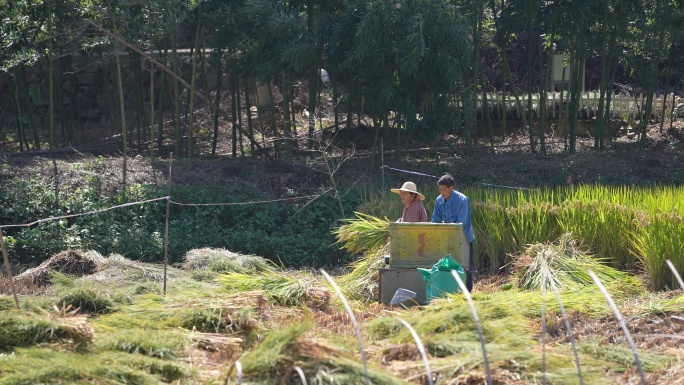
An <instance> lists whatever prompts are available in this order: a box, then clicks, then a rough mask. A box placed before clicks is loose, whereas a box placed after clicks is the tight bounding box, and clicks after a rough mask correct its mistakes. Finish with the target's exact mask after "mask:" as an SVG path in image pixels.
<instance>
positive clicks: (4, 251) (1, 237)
mask: <svg viewBox="0 0 684 385" xmlns="http://www.w3.org/2000/svg"><path fill="white" fill-rule="evenodd" d="M0 246H2V256H3V258H5V269H6V270H7V279H9V281H10V287H11V288H12V296H13V297H14V304H15V305H17V309H19V298H18V297H17V287H16V286H15V284H14V277H13V276H12V266H10V262H9V257H8V256H7V249H6V248H5V237H4V235H3V234H2V228H0Z"/></svg>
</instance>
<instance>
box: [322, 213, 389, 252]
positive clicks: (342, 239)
mask: <svg viewBox="0 0 684 385" xmlns="http://www.w3.org/2000/svg"><path fill="white" fill-rule="evenodd" d="M354 214H355V215H356V219H347V220H345V223H346V224H344V225H342V226H340V227H338V228H337V229H335V230H333V234H334V235H335V236H336V237H337V243H340V244H342V248H344V249H346V250H348V251H350V252H352V253H360V252H362V251H366V250H367V251H370V252H372V251H374V250H377V249H379V248H381V247H383V246H384V245H385V244H386V243H387V241H388V239H389V224H390V221H389V219H387V218H386V217H385V219H380V218H377V217H374V216H372V215H368V214H363V213H360V212H355V213H354Z"/></svg>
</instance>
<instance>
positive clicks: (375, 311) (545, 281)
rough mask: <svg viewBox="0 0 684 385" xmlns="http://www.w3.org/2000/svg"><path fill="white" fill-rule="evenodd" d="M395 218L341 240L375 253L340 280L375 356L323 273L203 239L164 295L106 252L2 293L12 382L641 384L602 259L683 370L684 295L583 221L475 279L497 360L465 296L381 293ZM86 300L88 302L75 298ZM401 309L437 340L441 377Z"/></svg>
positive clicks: (646, 361) (643, 344)
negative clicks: (645, 273) (404, 304)
mask: <svg viewBox="0 0 684 385" xmlns="http://www.w3.org/2000/svg"><path fill="white" fill-rule="evenodd" d="M384 222H386V221H384V220H376V219H372V218H370V217H368V216H363V215H360V216H359V219H358V220H350V221H348V222H347V223H346V225H345V227H343V228H341V229H338V230H337V231H338V235H339V238H338V239H339V240H340V245H343V246H344V247H347V248H353V249H356V250H358V251H359V252H360V253H361V256H360V258H359V259H358V260H357V261H356V262H355V263H354V264H353V265H351V266H349V268H348V269H347V270H345V271H340V272H338V274H337V275H334V276H333V279H334V280H335V282H337V284H338V285H339V286H340V287H341V289H342V292H343V293H345V294H346V296H347V299H348V300H349V305H350V308H351V309H352V311H353V314H354V315H355V318H356V320H357V321H358V324H359V328H360V331H361V335H360V339H361V341H362V343H363V345H364V354H363V356H362V355H361V353H360V350H359V339H358V338H357V336H356V335H355V332H354V328H353V326H352V322H351V320H350V318H349V316H348V315H347V313H346V311H345V307H344V305H343V303H342V301H341V299H340V298H338V297H337V296H336V295H335V292H334V290H332V288H331V287H330V285H329V283H328V282H327V281H326V280H325V279H324V277H323V276H322V275H321V274H320V273H319V272H317V271H305V270H301V271H300V270H287V269H283V268H279V267H277V266H274V265H272V264H270V263H268V262H267V261H266V260H264V259H261V258H259V257H256V256H245V255H240V254H236V253H232V252H229V251H227V250H222V249H198V250H192V251H191V252H189V253H188V254H187V255H186V259H185V261H184V263H183V264H182V265H179V266H177V267H169V270H168V277H169V281H168V291H167V293H166V294H164V293H163V290H162V288H161V282H160V276H159V275H158V274H157V273H159V272H160V270H161V267H160V266H159V265H156V264H146V263H140V262H133V261H127V260H125V259H123V258H121V257H120V256H118V255H111V256H107V257H102V256H98V258H96V260H97V261H98V263H97V264H96V267H95V269H94V271H89V272H87V273H83V275H81V276H75V275H68V274H63V273H59V272H54V271H53V272H52V273H51V274H49V280H48V282H47V283H46V284H45V285H44V286H41V287H38V288H33V290H30V291H27V293H30V294H22V295H20V300H21V309H14V308H13V304H14V302H13V299H12V298H11V297H10V296H0V384H38V383H50V384H74V383H76V384H86V383H87V384H92V383H96V384H160V383H173V384H238V383H241V384H274V385H275V384H301V383H303V381H306V383H308V384H364V383H369V384H388V385H393V384H429V383H432V384H480V383H487V381H488V379H490V378H491V379H492V382H493V383H499V384H504V383H505V384H534V383H540V382H543V381H546V382H548V383H554V384H576V383H578V379H579V374H578V369H577V368H578V367H579V368H580V370H581V371H580V372H579V373H581V375H582V379H583V381H584V383H617V382H620V383H637V380H638V378H639V375H638V374H637V369H636V361H635V356H634V355H633V354H632V352H631V351H630V349H629V346H628V345H627V344H626V342H625V339H624V338H625V337H624V335H622V333H621V332H620V329H619V327H618V326H617V322H616V321H615V318H614V317H613V315H612V312H611V309H610V307H609V306H608V304H607V302H606V300H605V299H604V298H603V297H602V296H601V294H600V292H599V290H598V289H597V287H596V286H595V285H593V283H592V282H591V280H590V279H588V278H587V273H586V271H587V270H588V269H589V270H592V271H595V272H596V273H597V275H598V276H599V277H600V279H601V281H602V282H603V283H604V285H605V286H606V288H607V290H608V292H609V293H610V294H611V295H612V298H613V300H614V301H615V303H616V304H618V307H619V309H620V311H621V312H622V314H623V315H624V317H625V319H626V320H627V325H628V327H629V328H630V329H631V330H632V334H633V338H634V341H635V343H636V349H637V354H638V358H639V363H640V367H641V368H642V369H643V370H644V373H645V376H646V378H647V380H648V381H649V383H661V384H669V383H673V384H674V383H676V381H677V380H678V379H679V378H681V373H683V371H684V366H682V363H681V356H682V353H684V351H683V350H682V348H681V346H680V341H679V340H678V339H676V337H677V336H682V337H684V334H683V333H684V327H682V325H679V324H676V323H674V322H673V321H672V319H674V318H675V317H677V316H681V315H684V314H682V313H684V296H683V295H682V292H681V291H659V292H654V291H650V290H649V289H648V287H647V285H646V284H644V280H642V279H641V278H640V277H638V276H635V275H633V274H630V273H628V272H625V271H621V270H618V269H615V268H614V267H612V266H610V265H609V264H601V263H600V261H598V260H596V259H595V258H594V257H593V256H592V255H591V254H589V253H588V252H587V251H586V250H585V249H584V248H583V247H582V246H581V245H580V243H579V242H577V241H576V240H575V239H574V238H573V237H572V236H571V235H570V234H563V236H561V237H560V238H558V239H557V240H555V241H554V242H546V243H535V244H532V245H530V246H528V247H525V248H523V252H522V253H520V254H518V255H516V256H515V257H514V258H513V261H512V263H511V266H510V274H508V275H506V276H493V277H490V278H488V279H481V280H480V281H478V282H477V283H476V286H475V289H474V291H473V293H472V297H473V303H474V306H475V309H476V311H477V313H478V316H479V319H480V322H481V325H482V332H483V336H482V337H483V339H484V344H485V349H486V354H487V357H488V363H489V365H488V366H487V367H486V366H485V365H484V361H483V352H482V348H481V345H480V343H479V335H478V328H477V327H476V324H475V322H474V320H473V315H472V313H471V310H470V309H469V307H468V304H467V303H466V301H465V300H464V298H463V296H461V295H452V296H449V297H447V298H442V299H438V300H433V301H432V302H431V304H429V305H427V306H422V307H413V308H408V309H405V308H396V307H390V306H386V305H383V304H380V303H378V302H377V287H376V286H375V287H374V286H373V284H374V283H375V285H377V280H376V279H375V278H374V276H375V275H377V270H376V268H377V267H378V262H377V261H379V260H380V256H381V255H382V254H383V253H384V248H385V247H386V244H385V243H384V241H383V239H385V240H386V236H385V235H383V234H384V230H383V229H384V227H383V226H384ZM359 232H361V233H363V232H365V233H366V234H367V236H362V234H360V233H359ZM354 234H355V235H354ZM345 236H346V238H345ZM89 253H90V255H93V253H94V252H89ZM72 254H74V253H72ZM51 266H52V268H55V269H59V266H57V265H56V264H52V265H51ZM542 287H546V288H548V289H549V292H548V293H546V294H544V291H543V290H542ZM552 288H553V289H555V290H557V292H558V297H557V298H559V299H560V302H559V300H557V299H555V297H554V296H553V294H552V292H551V291H550V290H551V289H552ZM75 293H78V296H76V294H75ZM74 297H77V298H78V299H79V301H81V302H77V301H75V300H72V301H65V300H64V299H65V298H74ZM79 303H84V304H90V303H96V304H106V306H100V307H94V306H84V307H82V308H81V307H80V306H79ZM561 304H562V305H563V308H561V307H560V305H561ZM561 312H565V313H566V314H567V316H568V321H569V322H570V324H571V325H572V334H571V333H570V332H569V330H568V329H566V327H565V324H564V318H563V317H562V316H561ZM400 320H405V322H407V323H408V324H409V325H411V326H412V327H413V329H415V332H416V335H417V336H418V338H419V339H420V341H421V342H422V344H423V345H424V347H425V350H424V352H425V354H426V360H427V362H429V366H430V375H431V377H430V378H428V375H427V369H426V366H425V365H424V362H425V361H424V360H422V359H421V353H420V349H418V347H417V345H416V342H415V340H414V337H413V336H412V334H411V333H410V332H409V330H408V329H407V328H406V327H405V326H404V324H402V321H400ZM542 330H544V331H545V332H544V333H543V332H542ZM570 336H573V337H574V338H573V341H574V343H575V344H574V345H573V344H571V343H570V340H569V338H570ZM673 336H674V337H673ZM682 337H679V338H680V339H681V338H682ZM573 350H576V351H577V354H578V358H579V363H580V364H581V366H578V365H577V362H575V360H574V358H573V357H574V356H573ZM364 358H365V361H364ZM487 368H489V372H488V371H487Z"/></svg>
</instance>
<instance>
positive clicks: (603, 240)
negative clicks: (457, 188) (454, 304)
mask: <svg viewBox="0 0 684 385" xmlns="http://www.w3.org/2000/svg"><path fill="white" fill-rule="evenodd" d="M419 190H420V191H421V192H423V193H424V194H425V195H426V197H427V199H426V200H425V202H424V203H425V206H426V209H427V211H428V213H431V212H432V210H433V206H434V199H435V197H437V196H438V195H439V192H438V191H437V188H436V186H432V185H430V186H421V187H420V188H419ZM461 191H462V192H463V193H464V194H466V195H467V196H468V197H469V198H470V201H471V208H472V217H473V226H474V230H475V238H476V241H475V259H476V260H475V266H476V268H477V269H478V270H479V272H480V273H481V274H485V275H492V274H497V273H499V272H500V271H501V270H500V269H501V268H502V267H504V266H506V265H507V264H508V263H509V262H510V255H514V254H517V253H519V252H521V251H522V250H523V249H524V248H525V247H527V245H530V244H533V243H539V242H552V241H554V240H555V239H557V238H558V237H560V236H561V234H564V233H572V235H573V238H574V239H576V240H577V241H578V242H579V243H580V244H581V245H582V246H583V247H585V248H587V249H588V250H589V251H590V252H592V253H593V254H594V255H595V256H596V257H597V258H599V259H601V260H602V261H603V262H604V263H606V264H608V265H610V266H613V267H616V268H618V269H621V270H626V271H631V272H641V271H644V272H646V273H647V274H648V275H649V285H650V287H651V289H654V290H664V289H667V288H676V287H678V284H677V282H676V279H675V278H674V276H673V275H672V274H671V273H670V271H669V270H668V269H666V268H664V267H665V260H668V259H669V260H670V261H672V263H673V264H674V266H675V267H676V268H677V269H678V270H679V271H684V219H683V218H682V213H684V187H681V186H659V187H633V186H605V185H578V186H565V187H557V188H546V189H532V190H515V189H502V188H498V189H495V188H489V187H483V186H467V187H464V188H463V189H462V190H461ZM393 195H394V194H390V193H389V192H380V193H376V192H372V191H371V190H368V191H366V193H365V199H366V201H367V203H366V204H364V205H362V206H361V207H360V208H359V211H360V212H361V213H362V214H366V215H371V216H375V217H384V216H388V215H390V214H388V213H395V214H394V215H395V216H397V217H398V216H400V214H401V201H399V200H398V199H396V197H395V196H393ZM390 220H396V218H390Z"/></svg>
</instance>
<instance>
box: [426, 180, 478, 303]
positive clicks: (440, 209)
mask: <svg viewBox="0 0 684 385" xmlns="http://www.w3.org/2000/svg"><path fill="white" fill-rule="evenodd" d="M455 184H456V183H455V181H454V177H453V176H451V175H450V174H446V175H444V176H442V177H441V178H439V181H438V182H437V187H438V188H439V196H438V197H437V199H435V209H434V211H433V213H432V222H433V223H463V234H464V238H465V240H466V242H467V244H465V243H464V244H463V246H464V247H461V250H462V254H463V255H462V256H461V261H458V262H460V263H461V265H462V266H463V268H464V270H465V271H466V273H467V275H466V287H467V288H468V291H472V289H473V274H472V271H473V242H474V241H475V233H474V232H473V222H472V219H471V215H470V199H468V197H467V196H465V195H464V194H462V193H460V192H458V191H456V190H454V186H455ZM466 257H467V259H466ZM466 264H467V266H466Z"/></svg>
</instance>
